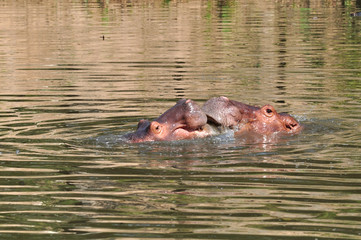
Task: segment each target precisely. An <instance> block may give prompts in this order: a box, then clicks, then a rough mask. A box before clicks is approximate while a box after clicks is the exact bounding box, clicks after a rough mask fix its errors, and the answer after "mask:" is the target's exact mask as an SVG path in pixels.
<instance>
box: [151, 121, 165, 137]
mask: <svg viewBox="0 0 361 240" xmlns="http://www.w3.org/2000/svg"><path fill="white" fill-rule="evenodd" d="M150 130H151V131H152V133H154V134H156V135H159V134H160V133H162V131H163V126H162V124H160V123H159V122H157V121H153V122H151V123H150Z"/></svg>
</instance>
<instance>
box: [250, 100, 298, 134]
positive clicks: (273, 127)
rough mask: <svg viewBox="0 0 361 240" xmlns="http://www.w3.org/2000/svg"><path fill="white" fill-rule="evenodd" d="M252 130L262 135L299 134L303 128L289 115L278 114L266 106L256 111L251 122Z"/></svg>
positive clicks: (272, 108)
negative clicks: (278, 133) (276, 133)
mask: <svg viewBox="0 0 361 240" xmlns="http://www.w3.org/2000/svg"><path fill="white" fill-rule="evenodd" d="M250 125H251V126H252V127H251V128H252V130H254V131H256V132H258V133H261V134H270V133H275V132H280V133H290V134H293V133H298V132H300V131H301V130H302V126H301V125H300V124H299V123H298V122H297V121H296V120H295V119H294V118H293V117H291V115H289V114H287V113H277V111H276V110H275V109H274V107H273V106H271V105H265V106H263V107H261V108H259V109H257V110H255V111H254V118H253V119H251V120H250Z"/></svg>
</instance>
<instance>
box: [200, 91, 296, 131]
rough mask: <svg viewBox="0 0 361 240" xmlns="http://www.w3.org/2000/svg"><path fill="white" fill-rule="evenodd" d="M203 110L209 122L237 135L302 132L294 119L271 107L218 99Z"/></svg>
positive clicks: (213, 100)
mask: <svg viewBox="0 0 361 240" xmlns="http://www.w3.org/2000/svg"><path fill="white" fill-rule="evenodd" d="M202 110H203V111H204V113H205V114H206V115H207V117H208V120H209V122H213V123H215V124H217V125H220V126H222V127H226V128H231V129H233V130H234V131H235V133H236V134H241V133H245V132H248V133H257V134H262V135H269V134H273V133H287V134H296V133H299V132H300V131H301V130H302V126H301V125H300V124H299V123H298V122H297V121H296V120H295V119H294V118H293V117H291V116H290V115H289V114H287V113H277V111H276V110H275V109H274V107H272V106H271V105H265V106H263V107H261V108H259V107H254V106H250V105H247V104H244V103H241V102H237V101H234V100H230V99H228V98H227V97H216V98H211V99H209V100H208V101H207V102H206V103H205V104H204V105H203V107H202Z"/></svg>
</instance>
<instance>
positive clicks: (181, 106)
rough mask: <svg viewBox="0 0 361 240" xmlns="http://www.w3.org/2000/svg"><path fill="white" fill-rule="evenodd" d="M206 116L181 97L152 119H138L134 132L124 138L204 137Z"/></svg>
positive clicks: (176, 138) (160, 139) (150, 139)
mask: <svg viewBox="0 0 361 240" xmlns="http://www.w3.org/2000/svg"><path fill="white" fill-rule="evenodd" d="M206 124H207V116H206V115H205V113H203V111H202V110H201V108H200V107H199V106H198V105H197V104H196V103H195V102H193V101H192V100H190V99H188V100H187V99H181V100H179V101H178V102H177V103H176V105H174V106H173V107H172V108H170V109H168V110H167V111H166V112H164V113H163V114H162V115H161V116H160V117H158V118H157V119H155V120H154V121H151V122H150V121H148V120H140V121H139V123H138V128H137V130H136V131H135V132H134V133H129V134H127V135H126V136H125V138H126V139H127V140H128V141H129V142H133V143H134V142H145V141H171V140H182V139H192V138H200V137H206V136H208V135H209V132H208V131H207V130H205V129H206V128H205V126H206Z"/></svg>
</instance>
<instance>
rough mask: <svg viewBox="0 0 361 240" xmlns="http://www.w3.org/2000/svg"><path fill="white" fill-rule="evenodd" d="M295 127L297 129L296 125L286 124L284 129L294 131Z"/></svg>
mask: <svg viewBox="0 0 361 240" xmlns="http://www.w3.org/2000/svg"><path fill="white" fill-rule="evenodd" d="M295 127H297V123H290V124H286V128H287V129H289V130H292V129H294V128H295Z"/></svg>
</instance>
